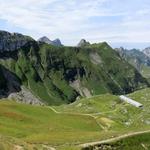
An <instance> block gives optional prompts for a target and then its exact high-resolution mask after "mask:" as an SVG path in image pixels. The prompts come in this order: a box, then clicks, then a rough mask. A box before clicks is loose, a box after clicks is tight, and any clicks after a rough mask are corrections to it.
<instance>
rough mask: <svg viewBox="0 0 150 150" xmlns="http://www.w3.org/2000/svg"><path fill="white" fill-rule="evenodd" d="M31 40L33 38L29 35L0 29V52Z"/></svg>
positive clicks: (14, 48) (11, 49) (18, 46)
mask: <svg viewBox="0 0 150 150" xmlns="http://www.w3.org/2000/svg"><path fill="white" fill-rule="evenodd" d="M31 40H33V39H32V38H31V37H29V36H25V35H22V34H19V33H9V32H6V31H0V52H3V51H14V50H16V49H19V48H20V47H22V46H23V45H25V44H26V43H27V42H28V41H31Z"/></svg>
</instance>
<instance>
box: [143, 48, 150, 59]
mask: <svg viewBox="0 0 150 150" xmlns="http://www.w3.org/2000/svg"><path fill="white" fill-rule="evenodd" d="M143 53H144V54H145V55H146V56H148V57H149V58H150V47H147V48H145V49H144V50H143Z"/></svg>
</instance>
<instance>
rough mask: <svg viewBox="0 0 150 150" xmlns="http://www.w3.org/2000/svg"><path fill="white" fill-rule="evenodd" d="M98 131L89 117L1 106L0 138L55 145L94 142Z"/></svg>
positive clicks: (15, 104) (11, 104) (20, 106)
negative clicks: (7, 137)
mask: <svg viewBox="0 0 150 150" xmlns="http://www.w3.org/2000/svg"><path fill="white" fill-rule="evenodd" d="M101 130H102V129H101V128H100V127H99V126H98V125H97V124H96V122H95V120H94V119H93V118H92V117H89V116H80V115H67V114H64V115H60V114H56V113H54V112H53V111H52V110H51V109H49V108H46V107H34V106H30V105H23V104H17V103H15V102H11V101H1V102H0V134H1V135H3V136H11V137H15V138H19V139H21V140H23V141H27V142H32V143H45V144H52V145H58V144H63V143H65V142H69V143H74V142H75V143H78V142H81V141H87V140H94V139H95V138H96V139H97V138H98V135H99V132H100V131H101ZM79 135H80V136H79Z"/></svg>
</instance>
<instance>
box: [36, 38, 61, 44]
mask: <svg viewBox="0 0 150 150" xmlns="http://www.w3.org/2000/svg"><path fill="white" fill-rule="evenodd" d="M38 42H44V43H47V44H50V45H54V46H63V45H62V44H61V41H60V40H59V39H55V40H54V41H51V40H50V39H49V38H48V37H46V36H43V37H41V38H40V39H38Z"/></svg>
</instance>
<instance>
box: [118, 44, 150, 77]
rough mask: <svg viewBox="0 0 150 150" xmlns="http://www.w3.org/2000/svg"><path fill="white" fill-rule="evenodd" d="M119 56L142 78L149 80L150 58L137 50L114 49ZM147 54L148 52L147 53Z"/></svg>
mask: <svg viewBox="0 0 150 150" xmlns="http://www.w3.org/2000/svg"><path fill="white" fill-rule="evenodd" d="M115 50H116V51H117V52H119V54H120V56H121V57H122V58H124V59H125V60H126V61H128V62H129V63H130V64H131V65H133V66H134V67H135V68H136V69H137V70H138V71H139V72H140V73H141V74H142V75H143V76H144V77H146V78H150V57H148V55H146V54H145V53H144V52H143V51H140V50H138V49H131V50H127V49H124V48H123V47H121V48H117V49H115ZM147 52H148V51H147Z"/></svg>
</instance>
